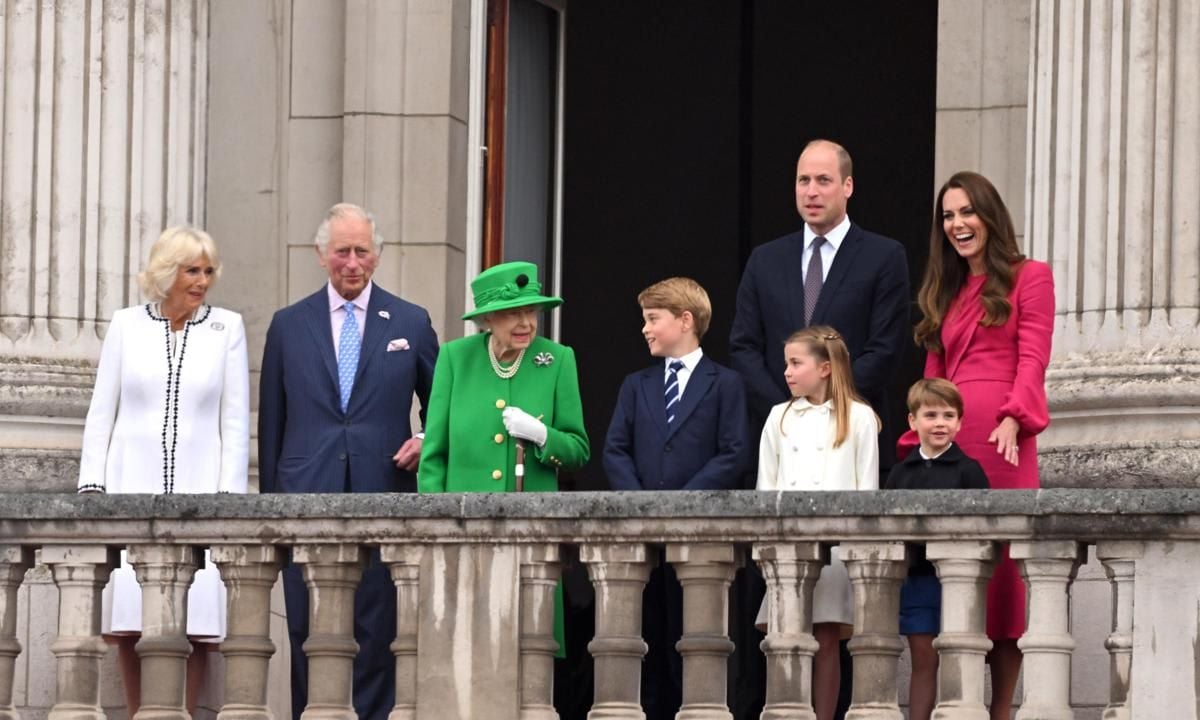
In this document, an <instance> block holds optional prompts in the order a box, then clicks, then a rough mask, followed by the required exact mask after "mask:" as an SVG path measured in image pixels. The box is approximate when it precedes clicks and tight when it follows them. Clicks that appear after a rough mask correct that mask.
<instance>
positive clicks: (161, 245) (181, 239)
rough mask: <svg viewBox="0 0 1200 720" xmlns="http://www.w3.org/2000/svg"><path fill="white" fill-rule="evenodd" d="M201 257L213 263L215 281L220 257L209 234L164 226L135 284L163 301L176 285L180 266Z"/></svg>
mask: <svg viewBox="0 0 1200 720" xmlns="http://www.w3.org/2000/svg"><path fill="white" fill-rule="evenodd" d="M201 256H208V261H209V262H210V263H212V266H213V278H212V279H213V282H214V283H215V282H216V281H217V279H218V278H220V277H221V258H220V257H219V256H218V255H217V244H216V243H214V242H213V239H212V238H211V237H210V236H209V234H208V233H206V232H204V231H203V230H200V229H199V228H194V227H170V228H167V229H166V230H163V233H162V235H159V236H158V240H156V241H154V244H153V245H152V246H150V259H149V260H147V261H146V268H145V269H144V270H143V271H142V272H140V273H138V278H137V279H138V285H140V286H141V288H142V292H143V293H144V294H145V295H146V297H147V298H149V299H150V300H154V301H156V302H157V301H159V300H163V299H165V298H166V297H167V293H168V292H169V291H170V290H171V286H172V285H174V284H175V277H176V276H177V275H178V274H179V268H181V267H183V266H185V265H188V264H190V263H192V262H195V261H196V260H197V259H198V258H200V257H201Z"/></svg>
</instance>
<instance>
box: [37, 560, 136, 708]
mask: <svg viewBox="0 0 1200 720" xmlns="http://www.w3.org/2000/svg"><path fill="white" fill-rule="evenodd" d="M41 559H42V562H43V563H45V564H46V565H48V566H49V567H50V572H51V575H52V576H53V577H54V584H55V585H57V586H58V637H57V638H56V639H55V640H54V643H53V644H52V645H51V646H50V652H52V653H54V657H55V658H56V659H57V660H58V678H57V680H58V699H57V700H56V701H55V703H54V707H52V708H50V713H49V715H48V716H47V718H48V720H104V717H105V716H104V710H103V709H102V708H101V707H100V660H101V658H103V657H104V653H105V651H106V650H107V646H106V645H105V643H104V639H103V638H101V637H100V605H101V604H100V594H101V592H102V591H103V590H104V586H105V585H106V584H108V576H109V574H110V573H111V572H112V569H113V568H114V567H116V565H117V564H118V562H119V561H120V554H119V553H118V552H117V551H116V550H114V549H111V548H105V547H90V546H85V545H45V546H43V547H42V558H41Z"/></svg>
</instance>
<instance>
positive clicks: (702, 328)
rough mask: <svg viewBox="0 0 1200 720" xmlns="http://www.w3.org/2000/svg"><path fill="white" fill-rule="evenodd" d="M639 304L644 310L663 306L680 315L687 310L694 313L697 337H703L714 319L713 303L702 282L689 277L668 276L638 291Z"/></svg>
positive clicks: (675, 314)
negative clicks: (709, 299)
mask: <svg viewBox="0 0 1200 720" xmlns="http://www.w3.org/2000/svg"><path fill="white" fill-rule="evenodd" d="M638 305H641V306H642V309H643V310H647V309H649V308H663V309H666V310H669V311H670V312H671V314H672V315H674V316H675V317H679V316H680V315H682V314H683V312H684V311H685V310H686V311H687V312H690V313H691V314H692V321H693V322H694V328H695V330H696V339H697V340H700V339H703V337H704V333H706V332H708V324H709V323H710V322H711V321H712V303H710V302H709V301H708V293H707V292H705V291H704V288H703V287H701V285H700V283H698V282H696V281H695V280H693V279H691V278H688V277H673V278H667V279H666V280H662V281H659V282H656V283H654V284H653V285H651V286H650V287H648V288H646V289H645V290H643V291H641V292H640V293H638Z"/></svg>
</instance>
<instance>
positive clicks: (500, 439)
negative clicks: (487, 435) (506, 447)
mask: <svg viewBox="0 0 1200 720" xmlns="http://www.w3.org/2000/svg"><path fill="white" fill-rule="evenodd" d="M502 442H504V435H503V434H501V433H496V444H497V445H499V444H500V443H502Z"/></svg>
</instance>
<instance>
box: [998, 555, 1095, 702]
mask: <svg viewBox="0 0 1200 720" xmlns="http://www.w3.org/2000/svg"><path fill="white" fill-rule="evenodd" d="M1009 554H1010V555H1011V557H1012V558H1013V559H1014V560H1016V561H1017V564H1018V565H1020V567H1021V576H1022V577H1023V578H1025V586H1026V587H1027V588H1028V597H1029V611H1028V617H1029V623H1028V627H1027V628H1026V630H1025V635H1023V636H1022V637H1021V639H1020V640H1018V641H1017V647H1019V648H1020V649H1021V651H1022V652H1023V653H1025V663H1024V677H1025V683H1024V687H1025V694H1024V697H1023V698H1022V700H1021V709H1020V710H1018V711H1017V720H1072V718H1074V717H1075V714H1074V712H1073V711H1072V710H1071V652H1072V651H1073V650H1074V649H1075V640H1074V638H1072V637H1071V628H1070V618H1069V613H1068V611H1069V605H1070V587H1071V581H1072V580H1074V579H1075V572H1076V571H1077V570H1078V569H1079V565H1080V563H1081V562H1084V561H1086V560H1087V549H1086V547H1084V546H1083V545H1080V544H1079V543H1076V542H1072V541H1070V540H1035V541H1022V542H1014V543H1012V544H1011V545H1010V546H1009Z"/></svg>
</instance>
